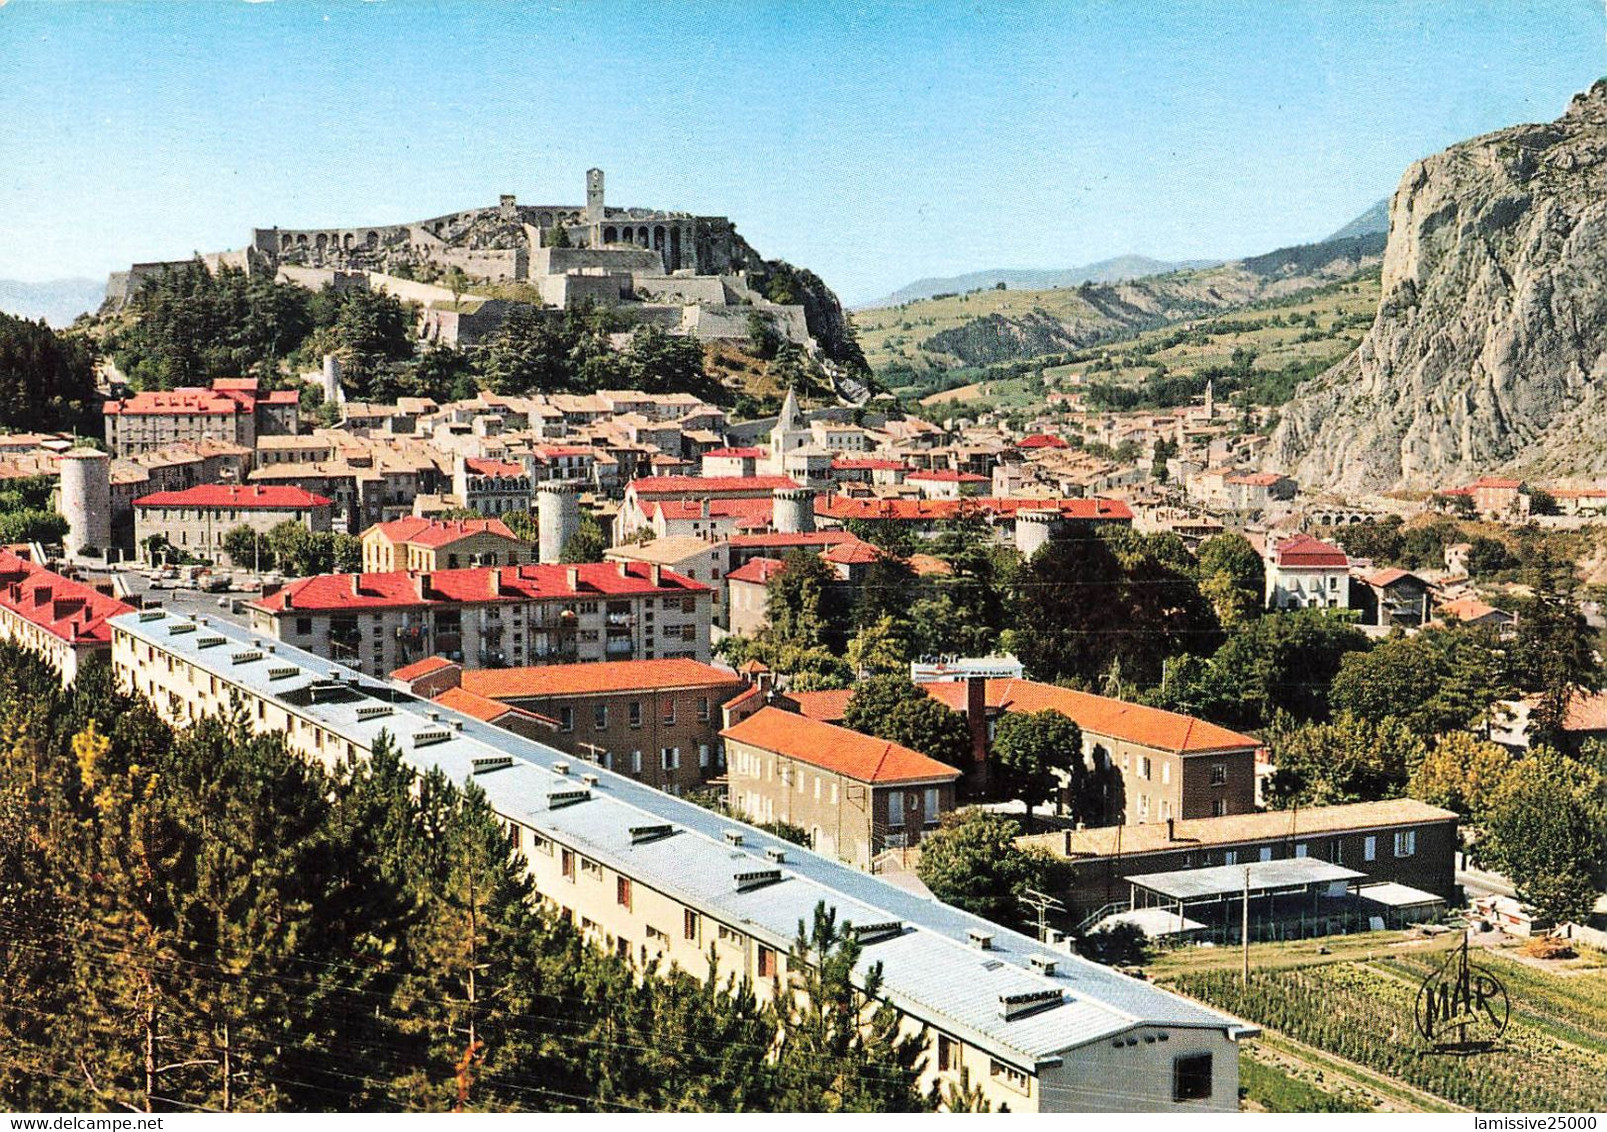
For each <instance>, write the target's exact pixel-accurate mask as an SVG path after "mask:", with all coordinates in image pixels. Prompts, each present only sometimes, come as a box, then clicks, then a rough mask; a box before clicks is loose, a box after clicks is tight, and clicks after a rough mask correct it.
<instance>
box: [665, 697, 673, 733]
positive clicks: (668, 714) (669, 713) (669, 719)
mask: <svg viewBox="0 0 1607 1132" xmlns="http://www.w3.org/2000/svg"><path fill="white" fill-rule="evenodd" d="M674 722H675V698H674V697H673V696H672V697H670V699H669V700H668V701H667V702H666V703H665V704H664V726H665V727H668V726H670V725H671V724H673V723H674Z"/></svg>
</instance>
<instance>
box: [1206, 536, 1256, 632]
mask: <svg viewBox="0 0 1607 1132" xmlns="http://www.w3.org/2000/svg"><path fill="white" fill-rule="evenodd" d="M1198 572H1199V579H1200V592H1201V593H1202V594H1204V595H1205V598H1206V600H1208V601H1209V602H1210V603H1211V606H1212V608H1213V609H1214V610H1215V611H1216V617H1217V620H1218V621H1219V622H1221V624H1222V627H1223V628H1224V629H1232V628H1233V627H1234V626H1237V625H1242V624H1243V623H1244V622H1246V621H1249V620H1251V619H1252V618H1254V617H1257V616H1259V615H1260V614H1261V610H1262V608H1263V606H1265V604H1266V579H1265V567H1264V566H1263V564H1262V562H1261V555H1259V554H1257V553H1256V549H1255V547H1253V546H1251V545H1250V540H1249V539H1247V538H1245V537H1244V536H1243V535H1241V534H1237V533H1228V534H1222V535H1217V536H1215V537H1214V538H1208V539H1206V540H1205V541H1204V542H1202V543H1201V544H1200V554H1199V565H1198Z"/></svg>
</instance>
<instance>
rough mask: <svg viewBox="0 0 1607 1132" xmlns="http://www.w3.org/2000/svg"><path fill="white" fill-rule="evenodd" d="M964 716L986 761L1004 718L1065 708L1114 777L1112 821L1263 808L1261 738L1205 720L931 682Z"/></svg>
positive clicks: (1093, 761)
mask: <svg viewBox="0 0 1607 1132" xmlns="http://www.w3.org/2000/svg"><path fill="white" fill-rule="evenodd" d="M922 687H924V688H925V689H926V692H927V694H928V695H930V696H932V697H933V698H934V699H936V700H939V701H941V702H942V703H944V704H946V705H947V706H948V707H950V708H953V709H954V710H955V711H958V712H961V713H963V714H964V715H965V716H966V717H967V722H968V723H969V724H970V727H971V743H972V757H973V758H974V759H976V760H977V761H978V762H981V761H982V760H983V759H984V758H985V757H986V754H987V750H988V744H989V743H991V742H992V739H993V734H994V731H995V729H996V727H997V724H998V718H999V716H1001V715H1003V714H1004V713H1006V712H1019V711H1024V712H1038V711H1045V710H1053V711H1058V712H1060V713H1061V714H1062V715H1065V716H1067V717H1068V718H1070V719H1072V720H1074V721H1075V722H1076V723H1077V726H1078V727H1080V728H1081V729H1082V736H1083V758H1084V760H1085V761H1086V763H1087V765H1088V766H1090V767H1100V766H1107V767H1110V768H1112V769H1113V770H1114V771H1115V777H1114V783H1113V786H1112V793H1110V794H1108V795H1107V796H1106V800H1105V811H1106V812H1105V817H1106V820H1107V821H1109V822H1112V823H1126V824H1129V825H1137V824H1140V823H1143V822H1164V821H1166V820H1167V819H1168V818H1176V819H1187V818H1209V817H1223V816H1227V815H1231V814H1247V813H1250V812H1252V811H1253V810H1254V809H1255V753H1256V748H1257V747H1259V746H1260V743H1258V742H1257V741H1256V740H1255V739H1253V738H1251V737H1250V736H1248V735H1241V734H1239V733H1238V732H1236V731H1229V730H1228V729H1227V728H1225V727H1218V726H1217V725H1216V724H1214V723H1207V722H1206V721H1205V720H1203V719H1195V718H1194V717H1192V716H1187V715H1180V714H1178V713H1177V712H1171V711H1162V710H1161V709H1160V708H1153V707H1147V706H1145V705H1144V704H1135V703H1129V702H1128V701H1126V700H1118V699H1113V698H1111V697H1109V696H1095V695H1091V694H1090V693H1088V692H1077V691H1073V690H1072V689H1070V688H1059V687H1056V686H1054V685H1052V684H1040V683H1038V682H1037V681H1034V680H994V679H989V680H984V679H983V678H982V677H971V678H970V679H967V680H964V681H948V682H943V683H933V684H924V685H922Z"/></svg>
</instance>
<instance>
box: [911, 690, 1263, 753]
mask: <svg viewBox="0 0 1607 1132" xmlns="http://www.w3.org/2000/svg"><path fill="white" fill-rule="evenodd" d="M921 686H922V688H924V689H925V690H926V694H927V695H929V696H931V697H932V698H933V699H935V700H938V701H940V702H942V703H943V704H945V705H947V706H948V707H950V708H953V709H954V710H955V711H962V712H963V711H964V710H965V707H966V682H965V681H963V680H957V681H950V682H944V683H938V684H923V685H921ZM987 705H988V707H989V708H990V709H993V710H997V711H1007V712H1010V711H1024V712H1035V711H1046V710H1053V711H1058V712H1060V714H1062V715H1064V716H1066V717H1068V718H1070V719H1072V720H1074V721H1076V723H1077V726H1078V727H1081V728H1082V729H1083V730H1084V731H1088V732H1091V733H1093V734H1095V735H1105V736H1108V737H1109V738H1112V739H1121V740H1124V741H1126V742H1129V743H1138V744H1140V745H1141V746H1145V747H1153V748H1155V749H1156V750H1159V751H1172V752H1175V753H1177V754H1182V755H1189V754H1199V753H1203V752H1206V751H1232V750H1241V749H1243V748H1245V747H1259V746H1260V745H1261V744H1260V743H1259V742H1258V741H1257V740H1255V739H1253V738H1251V737H1250V736H1249V735H1241V734H1240V733H1239V732H1237V731H1229V730H1228V729H1227V728H1226V727H1219V726H1217V725H1216V724H1214V723H1208V722H1206V721H1205V720H1203V719H1195V718H1194V717H1193V716H1189V715H1181V714H1179V713H1178V712H1175V711H1163V710H1162V709H1160V708H1154V707H1148V706H1146V705H1144V704H1135V703H1129V702H1128V701H1126V700H1118V699H1113V698H1112V697H1110V696H1096V695H1093V694H1091V693H1089V692H1077V691H1073V690H1072V689H1070V688H1060V687H1056V686H1055V685H1053V684H1040V683H1038V682H1037V681H1036V680H989V681H988V682H987Z"/></svg>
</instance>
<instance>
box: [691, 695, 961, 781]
mask: <svg viewBox="0 0 1607 1132" xmlns="http://www.w3.org/2000/svg"><path fill="white" fill-rule="evenodd" d="M720 734H721V735H722V736H724V737H725V738H726V739H727V740H734V741H735V742H738V743H746V744H748V745H749V746H752V747H758V748H760V749H761V750H766V751H774V752H776V753H777V754H780V755H785V756H787V757H788V758H793V759H797V760H798V761H799V762H805V763H808V764H809V765H810V766H818V767H820V768H822V769H823V770H829V771H833V772H835V773H837V774H840V775H843V776H844V777H846V778H852V779H856V780H858V781H860V782H872V783H878V784H880V783H893V782H933V781H942V782H947V781H952V780H953V779H956V778H958V777H960V772H959V771H958V770H956V769H954V768H953V767H951V766H949V765H948V764H947V763H940V762H938V761H937V760H936V759H932V758H927V757H926V756H925V755H923V754H921V753H920V752H919V751H913V750H911V749H910V748H908V747H904V746H900V745H899V744H897V743H893V742H889V741H888V740H886V739H877V738H874V737H872V736H870V735H861V734H860V733H859V732H857V731H850V730H848V729H847V728H846V727H834V726H833V725H832V724H830V723H821V722H818V721H817V720H813V719H809V718H808V717H807V716H802V715H797V714H795V713H793V712H790V711H782V710H781V709H780V708H775V707H763V708H760V709H759V710H758V711H756V712H754V713H753V714H752V715H750V716H748V718H747V719H744V720H743V721H742V722H741V723H738V724H736V725H735V726H732V727H727V728H726V729H725V730H724V731H722V732H720Z"/></svg>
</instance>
